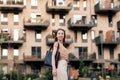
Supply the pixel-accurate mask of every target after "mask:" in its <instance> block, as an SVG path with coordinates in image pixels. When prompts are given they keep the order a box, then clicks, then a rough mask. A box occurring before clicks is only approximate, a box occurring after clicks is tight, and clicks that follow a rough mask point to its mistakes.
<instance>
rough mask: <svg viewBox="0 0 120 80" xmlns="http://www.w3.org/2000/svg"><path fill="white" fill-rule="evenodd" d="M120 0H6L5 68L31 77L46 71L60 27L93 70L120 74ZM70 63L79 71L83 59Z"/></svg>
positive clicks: (1, 7) (1, 0)
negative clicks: (44, 61) (37, 72)
mask: <svg viewBox="0 0 120 80" xmlns="http://www.w3.org/2000/svg"><path fill="white" fill-rule="evenodd" d="M119 16H120V0H0V30H1V34H0V50H1V51H0V64H2V66H3V68H2V69H3V71H4V73H8V72H9V71H11V70H13V69H17V70H21V69H22V71H25V72H26V73H30V72H32V71H34V70H40V71H42V69H43V68H44V63H43V60H44V57H45V53H46V50H48V49H49V47H50V46H51V45H52V44H53V42H54V33H55V31H56V30H57V29H58V28H63V29H65V31H66V40H65V43H66V47H67V48H68V49H69V50H70V51H71V52H73V53H75V54H76V55H78V56H79V58H80V59H82V60H83V61H84V62H85V65H87V66H88V67H89V68H92V69H94V68H97V67H98V66H99V67H101V65H102V64H103V65H104V68H109V66H111V65H112V67H111V68H112V69H117V71H118V72H117V73H119V72H120V71H119V70H120V67H119V66H120V65H119V64H120V62H119V61H120V51H119V48H120V45H119V42H120V34H119V30H120V17H119ZM69 59H70V64H71V66H73V67H76V68H78V66H79V60H77V59H73V58H72V57H70V58H69Z"/></svg>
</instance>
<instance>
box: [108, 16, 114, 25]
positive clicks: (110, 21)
mask: <svg viewBox="0 0 120 80" xmlns="http://www.w3.org/2000/svg"><path fill="white" fill-rule="evenodd" d="M112 17H113V16H112V15H108V22H109V27H112V24H113V20H112Z"/></svg>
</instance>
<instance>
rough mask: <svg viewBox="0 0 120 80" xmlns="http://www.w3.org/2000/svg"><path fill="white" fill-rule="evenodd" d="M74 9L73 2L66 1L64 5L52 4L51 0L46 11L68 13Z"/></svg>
mask: <svg viewBox="0 0 120 80" xmlns="http://www.w3.org/2000/svg"><path fill="white" fill-rule="evenodd" d="M71 9H72V4H71V2H64V5H62V3H61V5H52V3H50V2H49V1H48V2H47V3H46V11H47V12H48V13H58V14H59V13H62V14H67V13H68V12H69V11H70V10H71Z"/></svg>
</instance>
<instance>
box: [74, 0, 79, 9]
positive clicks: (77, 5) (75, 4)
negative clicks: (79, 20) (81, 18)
mask: <svg viewBox="0 0 120 80" xmlns="http://www.w3.org/2000/svg"><path fill="white" fill-rule="evenodd" d="M73 8H74V10H79V8H80V1H79V0H77V1H74V4H73Z"/></svg>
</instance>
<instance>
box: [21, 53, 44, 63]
mask: <svg viewBox="0 0 120 80" xmlns="http://www.w3.org/2000/svg"><path fill="white" fill-rule="evenodd" d="M23 58H24V61H25V62H34V61H43V60H42V59H41V57H40V56H38V55H25V54H24V55H23Z"/></svg>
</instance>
